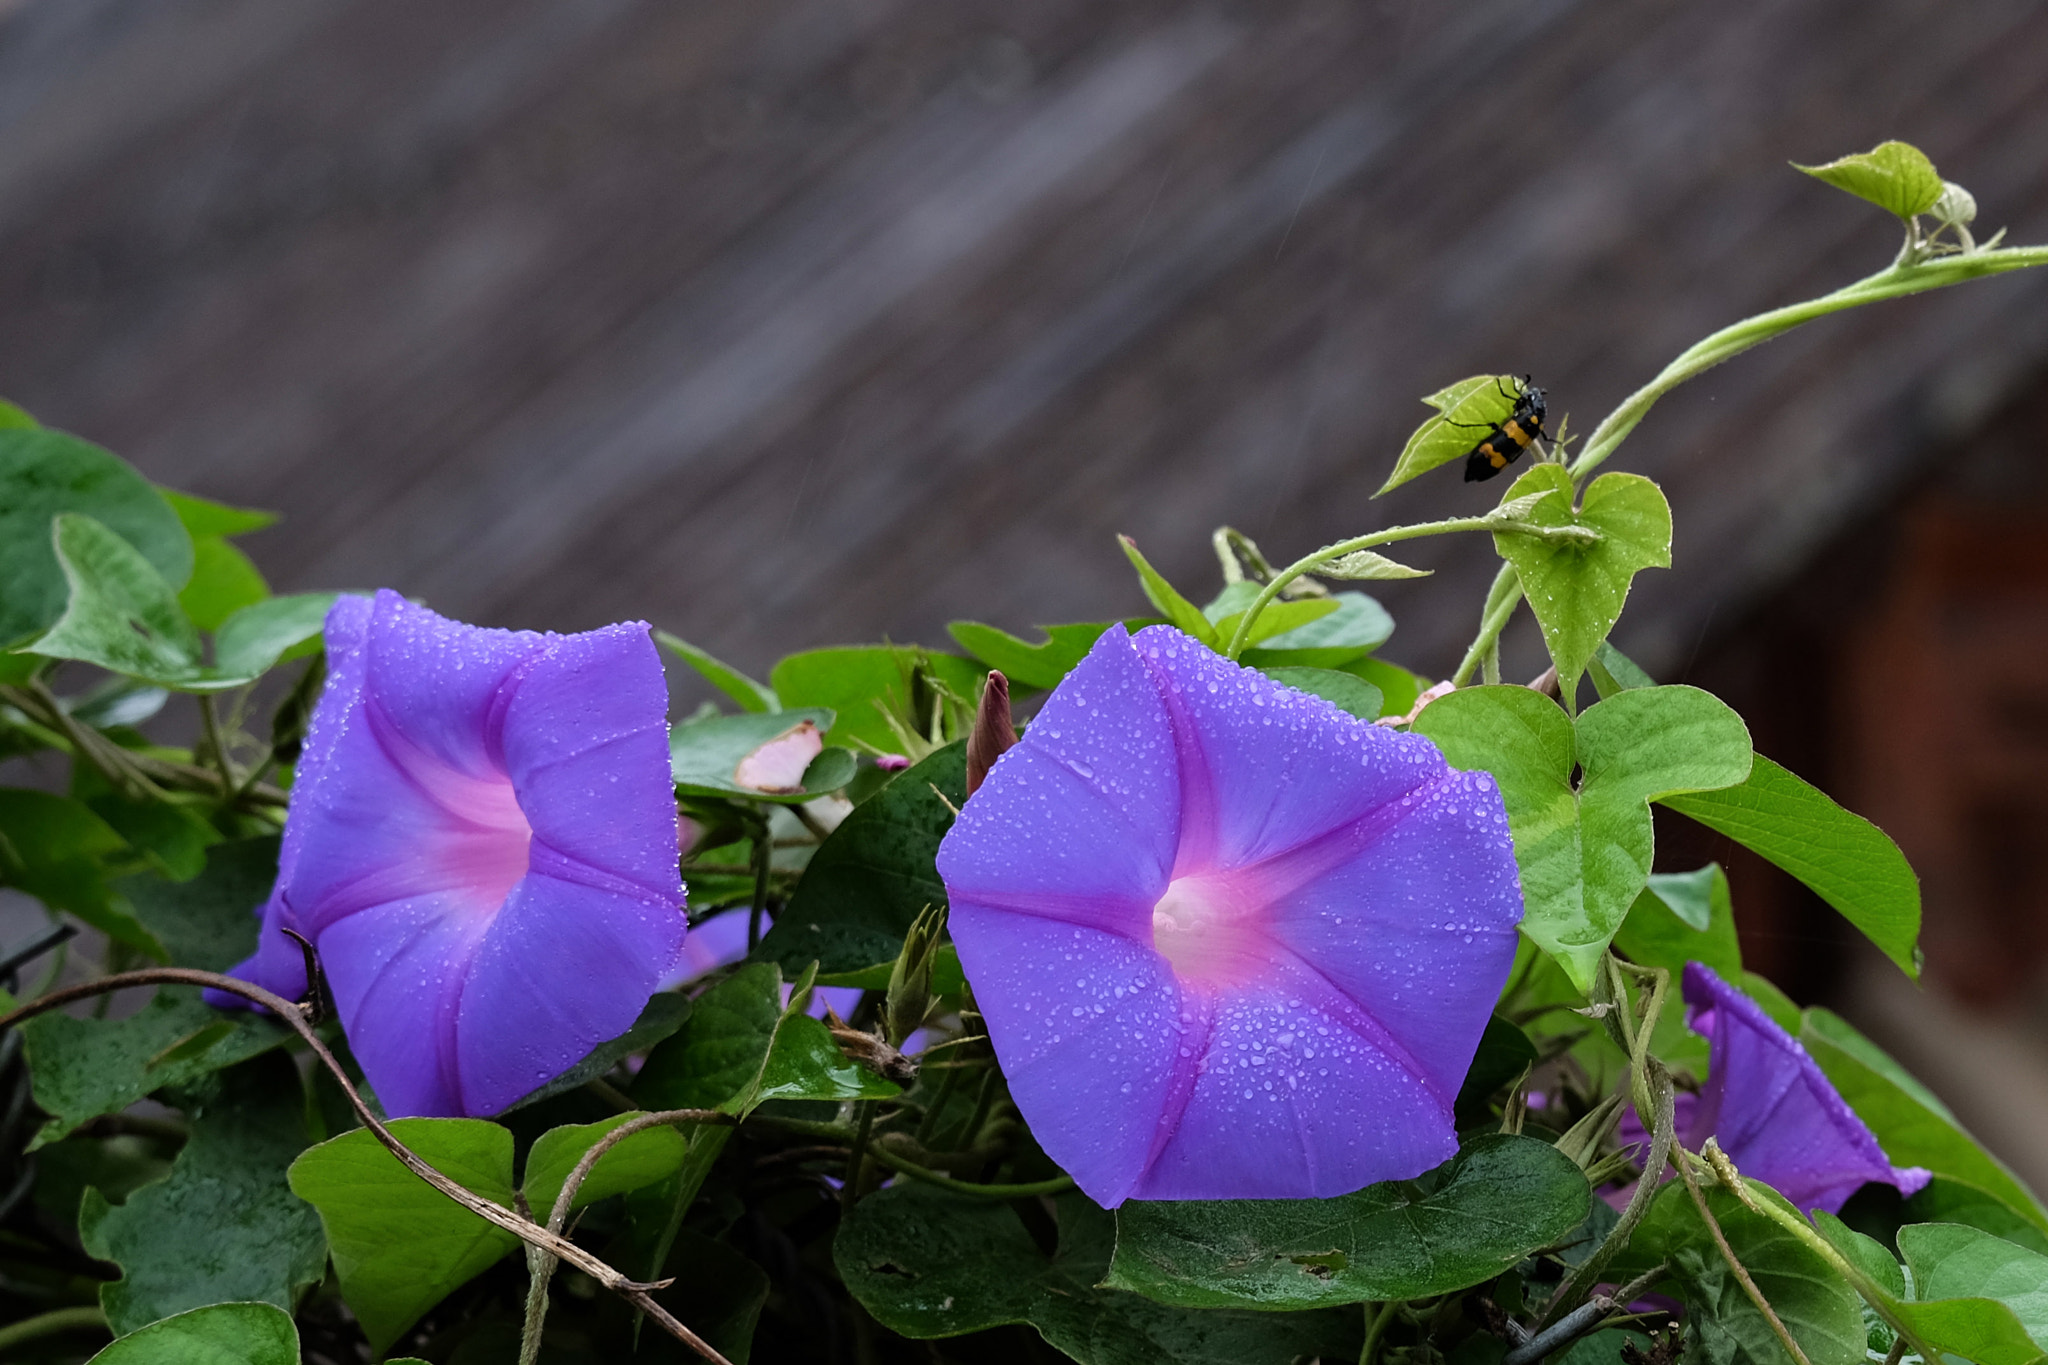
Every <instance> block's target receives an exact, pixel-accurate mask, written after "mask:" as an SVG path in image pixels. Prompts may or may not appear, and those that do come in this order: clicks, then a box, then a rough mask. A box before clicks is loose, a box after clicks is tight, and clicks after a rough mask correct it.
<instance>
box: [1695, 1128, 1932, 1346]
mask: <svg viewBox="0 0 2048 1365" xmlns="http://www.w3.org/2000/svg"><path fill="white" fill-rule="evenodd" d="M1699 1159H1700V1160H1703V1161H1704V1162H1705V1163H1706V1166H1707V1169H1708V1170H1710V1171H1711V1172H1713V1175H1714V1178H1715V1179H1716V1180H1717V1181H1719V1182H1720V1184H1721V1186H1722V1188H1723V1189H1726V1190H1727V1191H1728V1192H1729V1193H1730V1194H1732V1195H1734V1196H1735V1197H1736V1198H1737V1199H1740V1200H1741V1201H1742V1204H1743V1207H1745V1208H1747V1209H1748V1210H1749V1211H1750V1212H1752V1213H1759V1214H1762V1215H1763V1216H1764V1217H1766V1218H1768V1219H1770V1220H1771V1221H1772V1222H1773V1223H1776V1224H1777V1225H1778V1226H1779V1227H1781V1228H1783V1229H1785V1231H1787V1232H1789V1233H1791V1234H1792V1235H1793V1236H1794V1237H1796V1238H1798V1239H1799V1241H1800V1242H1801V1243H1802V1244H1804V1245H1805V1246H1806V1248H1807V1249H1808V1250H1809V1251H1811V1252H1813V1254H1814V1255H1816V1256H1818V1257H1820V1258H1821V1259H1822V1260H1823V1261H1826V1262H1827V1263H1828V1265H1829V1266H1830V1267H1831V1268H1832V1269H1833V1270H1834V1272H1835V1273H1836V1274H1837V1275H1840V1276H1841V1277H1842V1278H1843V1279H1845V1280H1847V1281H1848V1282H1849V1287H1850V1288H1852V1289H1854V1290H1855V1291H1856V1292H1857V1293H1858V1294H1860V1295H1862V1296H1863V1301H1864V1302H1865V1303H1867V1304H1869V1305H1870V1307H1871V1310H1872V1311H1873V1312H1875V1313H1876V1314H1877V1315H1878V1316H1879V1317H1880V1318H1883V1319H1884V1321H1885V1325H1886V1326H1888V1327H1890V1328H1891V1329H1892V1330H1893V1331H1894V1332H1896V1333H1898V1337H1899V1340H1900V1341H1901V1342H1905V1343H1908V1344H1910V1345H1911V1347H1912V1349H1913V1351H1914V1352H1915V1353H1916V1354H1918V1355H1919V1357H1920V1359H1922V1360H1923V1361H1934V1360H1940V1359H1941V1358H1942V1357H1941V1356H1940V1354H1939V1353H1937V1352H1936V1350H1935V1348H1934V1347H1933V1346H1931V1345H1929V1344H1928V1343H1927V1342H1925V1341H1922V1340H1921V1339H1920V1336H1919V1334H1918V1333H1917V1332H1915V1331H1914V1330H1913V1329H1912V1328H1911V1327H1910V1326H1908V1325H1907V1324H1906V1322H1905V1321H1904V1320H1903V1319H1901V1318H1900V1317H1899V1316H1898V1315H1897V1314H1895V1313H1894V1312H1892V1310H1891V1308H1890V1307H1889V1306H1888V1305H1889V1301H1890V1296H1889V1295H1887V1294H1886V1293H1885V1291H1884V1290H1883V1289H1882V1288H1880V1287H1879V1286H1878V1285H1877V1284H1876V1283H1875V1282H1874V1281H1872V1280H1871V1278H1870V1277H1869V1276H1868V1275H1866V1274H1864V1273H1863V1271H1862V1270H1861V1269H1859V1268H1858V1267H1857V1266H1855V1265H1854V1264H1852V1263H1851V1262H1850V1261H1849V1259H1848V1258H1847V1257H1846V1256H1844V1255H1842V1253H1841V1252H1839V1251H1837V1250H1836V1249H1835V1246H1834V1244H1833V1243H1832V1242H1830V1241H1828V1239H1827V1238H1825V1237H1823V1236H1821V1235H1820V1234H1819V1233H1818V1232H1816V1231H1814V1229H1813V1226H1812V1224H1810V1223H1808V1222H1807V1221H1806V1220H1805V1219H1804V1218H1801V1217H1799V1216H1797V1215H1796V1214H1793V1213H1789V1212H1787V1211H1786V1210H1784V1209H1782V1208H1780V1207H1779V1206H1778V1205H1777V1204H1776V1203H1775V1202H1773V1201H1771V1200H1769V1199H1759V1198H1757V1197H1756V1195H1755V1193H1754V1192H1753V1191H1751V1189H1750V1188H1749V1182H1748V1181H1746V1180H1744V1179H1743V1178H1742V1173H1741V1172H1740V1171H1738V1170H1736V1169H1735V1163H1734V1162H1733V1161H1730V1160H1729V1159H1728V1154H1727V1153H1726V1152H1724V1151H1722V1150H1721V1147H1720V1144H1718V1143H1717V1142H1715V1141H1714V1139H1712V1138H1708V1139H1707V1141H1706V1145H1705V1146H1704V1147H1703V1148H1701V1150H1700V1157H1699Z"/></svg>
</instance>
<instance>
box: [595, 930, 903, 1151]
mask: <svg viewBox="0 0 2048 1365" xmlns="http://www.w3.org/2000/svg"><path fill="white" fill-rule="evenodd" d="M809 999H810V975H809V973H808V972H807V973H806V974H805V975H804V976H803V977H801V978H799V980H798V981H797V983H796V985H795V988H794V989H793V990H792V991H791V993H790V997H789V1003H788V1004H786V1005H785V1004H784V1003H783V1001H782V974H781V972H780V971H779V970H777V968H776V966H775V964H774V963H772V962H755V963H750V964H748V965H747V966H745V967H742V968H741V969H740V970H739V971H737V972H735V973H734V974H733V975H731V976H729V977H727V978H726V979H725V980H723V981H721V982H719V983H718V984H717V985H716V986H713V987H712V988H711V989H710V990H708V991H706V992H704V994H702V995H700V996H698V997H697V999H696V1002H695V1006H694V1008H693V1009H692V1011H691V1013H690V1018H689V1020H688V1022H686V1023H685V1024H684V1025H683V1027H682V1028H681V1030H679V1031H678V1032H677V1033H675V1034H674V1035H673V1036H671V1037H670V1038H668V1039H667V1040H666V1041H665V1042H663V1043H661V1044H660V1045H659V1046H657V1047H656V1048H655V1049H654V1051H653V1052H651V1053H650V1054H648V1057H647V1061H646V1063H645V1064H644V1065H643V1066H642V1067H641V1068H640V1074H639V1075H638V1076H637V1077H636V1078H635V1079H634V1082H633V1098H634V1099H635V1100H636V1101H638V1102H639V1103H640V1104H643V1105H645V1106H646V1107H647V1108H648V1109H650V1110H655V1109H718V1110H722V1111H724V1112H725V1113H728V1114H736V1115H745V1114H748V1113H751V1112H752V1111H753V1109H754V1108H755V1107H756V1106H757V1105H759V1104H762V1103H763V1102H765V1101H767V1100H772V1099H786V1100H847V1099H884V1098H887V1097H889V1096H891V1095H896V1094H899V1093H901V1092H900V1089H899V1087H897V1086H896V1085H894V1084H893V1083H891V1082H889V1081H885V1080H883V1079H882V1078H881V1077H879V1076H877V1075H875V1074H873V1073H872V1072H869V1071H865V1070H863V1069H862V1068H860V1067H859V1066H856V1065H855V1064H854V1063H853V1062H851V1061H848V1060H847V1058H846V1056H845V1054H844V1053H842V1052H840V1050H839V1048H838V1045H837V1044H835V1043H834V1042H833V1041H832V1035H831V1034H830V1033H829V1032H827V1031H826V1028H825V1025H824V1024H822V1023H820V1022H819V1021H818V1020H816V1019H813V1018H811V1017H810V1016H809V1015H807V1014H805V1013H804V1012H803V1011H804V1007H805V1006H806V1005H807V1004H808V1003H809Z"/></svg>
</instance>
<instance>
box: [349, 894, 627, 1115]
mask: <svg viewBox="0 0 2048 1365" xmlns="http://www.w3.org/2000/svg"><path fill="white" fill-rule="evenodd" d="M486 923H487V921H485V920H483V919H480V918H479V917H477V916H475V915H472V914H465V913H463V908H462V907H461V906H460V905H458V904H455V903H453V897H451V896H449V895H447V894H445V893H444V894H442V895H428V896H419V897H414V898H412V899H408V900H397V901H389V902H386V903H384V904H381V905H377V906H373V907H371V908H368V909H365V910H362V911H359V912H358V913H356V914H353V915H350V916H348V917H347V918H346V919H343V920H341V921H339V922H337V923H335V924H333V925H331V926H330V927H328V929H327V930H326V931H325V932H323V933H322V934H321V935H320V939H319V946H320V962H321V966H322V968H323V970H324V971H325V972H326V974H327V982H328V986H329V987H330V989H332V990H333V992H334V1005H335V1009H336V1010H337V1011H338V1012H339V1013H340V1015H341V1019H342V1025H343V1027H344V1028H345V1029H346V1030H347V1033H348V1043H349V1048H350V1049H351V1050H352V1051H353V1052H354V1054H355V1058H356V1061H357V1062H358V1063H359V1064H360V1065H361V1066H362V1068H363V1075H364V1076H365V1077H366V1078H368V1080H369V1082H370V1088H371V1089H372V1090H374V1091H375V1092H376V1094H377V1099H378V1101H379V1102H380V1103H382V1104H383V1106H384V1112H385V1113H387V1114H390V1115H392V1116H394V1117H396V1116H400V1115H425V1116H428V1117H441V1118H447V1117H456V1116H460V1115H462V1114H464V1113H466V1112H468V1111H466V1110H465V1109H464V1108H463V1106H462V1090H461V1079H460V1077H459V1075H458V1074H457V1071H456V1063H455V1014H456V1007H457V1005H458V1003H459V1002H460V1001H461V999H462V982H463V980H464V978H465V977H466V976H467V974H468V969H469V962H470V958H471V955H472V954H473V953H474V951H475V948H476V942H477V940H478V939H479V938H480V937H481V935H482V931H483V929H484V927H485V925H486ZM621 1032H623V1030H621Z"/></svg>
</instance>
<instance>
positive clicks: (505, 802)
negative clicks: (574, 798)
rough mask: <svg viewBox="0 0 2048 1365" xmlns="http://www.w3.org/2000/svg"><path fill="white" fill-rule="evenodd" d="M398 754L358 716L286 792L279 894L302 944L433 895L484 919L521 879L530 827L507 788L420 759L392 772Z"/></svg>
mask: <svg viewBox="0 0 2048 1365" xmlns="http://www.w3.org/2000/svg"><path fill="white" fill-rule="evenodd" d="M402 743H403V739H402V737H400V736H397V735H396V734H395V731H394V727H393V726H392V724H391V722H390V720H389V718H388V717H387V716H386V715H385V714H383V713H382V712H380V711H378V710H376V709H375V708H372V707H368V706H362V707H358V708H357V709H356V710H355V711H354V713H352V714H350V715H348V716H346V717H345V718H344V723H342V724H339V725H337V726H335V727H334V730H333V732H332V738H331V741H330V743H329V745H328V746H327V748H326V751H325V756H326V759H327V763H326V766H325V769H324V771H323V772H322V774H321V777H320V780H319V782H318V783H317V784H316V785H314V786H313V787H311V788H309V789H307V790H306V791H305V792H304V793H303V794H301V793H298V792H294V793H293V800H292V805H291V810H290V814H289V817H288V820H287V828H288V829H292V830H294V831H295V833H296V835H297V847H296V848H295V849H294V851H293V858H292V863H291V867H290V870H289V872H286V871H284V870H280V872H279V882H278V885H279V894H280V895H281V896H282V897H283V899H284V901H285V904H286V906H287V908H288V911H289V914H290V916H291V918H292V920H293V921H294V922H295V923H296V926H297V927H298V928H299V929H300V931H301V932H302V933H306V934H308V935H309V936H315V937H317V936H318V935H319V934H320V933H322V932H324V930H325V929H326V928H327V926H329V925H331V924H333V923H335V922H337V921H338V920H341V919H343V918H346V917H347V916H349V915H353V914H355V913H356V912H358V911H360V910H363V909H366V908H368V907H371V906H375V905H381V904H385V903H387V902H390V901H395V900H406V899H410V898H413V897H417V896H423V895H431V894H437V893H441V892H451V893H456V894H457V895H459V896H460V897H461V898H463V899H466V900H467V901H469V902H470V903H471V905H472V908H473V909H474V910H475V911H476V912H477V913H485V912H488V911H489V910H490V909H492V908H494V907H495V906H496V905H497V904H498V903H499V902H500V901H502V900H503V899H504V897H505V894H506V893H507V892H509V891H510V890H511V888H512V885H513V884H514V883H515V882H517V881H518V879H519V877H520V876H521V875H522V874H523V873H524V872H525V870H526V859H527V852H528V845H529V841H530V834H529V827H528V825H527V823H526V820H525V817H524V815H523V813H522V812H521V811H520V808H519V801H518V797H517V795H516V794H515V793H514V791H513V789H512V784H511V782H510V781H509V780H508V779H506V778H505V777H503V776H500V777H498V778H496V779H495V780H493V779H490V778H479V777H474V776H471V775H470V774H468V773H463V772H458V771H456V770H454V769H451V768H443V767H440V766H438V765H437V764H436V763H435V762H434V761H433V760H432V759H430V758H428V757H427V756H425V755H424V754H423V753H414V754H413V755H412V756H411V759H412V761H411V763H410V766H407V765H405V764H401V763H400V762H398V761H396V760H394V758H393V756H392V750H393V748H394V746H396V745H400V744H402ZM324 951H325V950H324V949H323V952H324Z"/></svg>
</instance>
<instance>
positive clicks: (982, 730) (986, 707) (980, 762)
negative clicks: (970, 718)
mask: <svg viewBox="0 0 2048 1365" xmlns="http://www.w3.org/2000/svg"><path fill="white" fill-rule="evenodd" d="M1016 742H1017V727H1016V726H1014V725H1012V724H1011V723H1010V680H1009V679H1008V678H1006V677H1004V676H1003V675H1002V674H1001V673H998V672H997V671H995V670H994V669H990V670H989V675H988V682H987V684H986V685H985V686H983V688H982V689H981V709H980V710H979V711H977V712H976V713H975V716H974V729H973V730H972V731H971V732H969V734H968V736H967V794H968V795H969V796H972V795H974V793H975V791H976V790H977V789H978V788H979V787H980V786H981V783H982V779H984V778H986V777H987V776H988V770H989V769H990V768H993V767H995V766H996V760H997V759H999V758H1001V757H1002V756H1003V755H1004V754H1005V753H1008V752H1009V750H1010V746H1011V745H1013V744H1015V743H1016Z"/></svg>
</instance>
